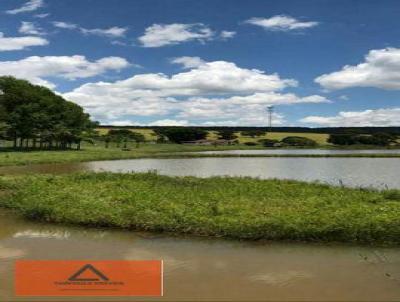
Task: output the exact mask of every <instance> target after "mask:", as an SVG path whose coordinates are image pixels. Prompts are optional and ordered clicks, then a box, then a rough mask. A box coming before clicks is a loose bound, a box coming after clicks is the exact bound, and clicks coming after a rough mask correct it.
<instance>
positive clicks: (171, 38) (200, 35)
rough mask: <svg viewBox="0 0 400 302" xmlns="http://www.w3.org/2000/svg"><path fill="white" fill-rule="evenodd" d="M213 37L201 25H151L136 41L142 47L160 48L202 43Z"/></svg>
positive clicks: (212, 34)
mask: <svg viewBox="0 0 400 302" xmlns="http://www.w3.org/2000/svg"><path fill="white" fill-rule="evenodd" d="M213 36H214V32H213V31H212V30H211V29H210V28H208V27H207V26H205V25H204V24H201V23H199V24H181V23H174V24H153V25H152V26H150V27H148V28H146V30H145V33H144V35H143V36H141V37H139V39H138V40H139V41H140V43H141V44H142V45H143V46H144V47H161V46H166V45H173V44H179V43H182V42H186V41H193V40H197V41H200V42H204V41H206V40H209V39H211V38H212V37H213Z"/></svg>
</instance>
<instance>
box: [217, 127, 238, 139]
mask: <svg viewBox="0 0 400 302" xmlns="http://www.w3.org/2000/svg"><path fill="white" fill-rule="evenodd" d="M218 138H219V139H226V140H233V139H236V138H237V135H235V131H233V130H230V129H223V130H219V131H218Z"/></svg>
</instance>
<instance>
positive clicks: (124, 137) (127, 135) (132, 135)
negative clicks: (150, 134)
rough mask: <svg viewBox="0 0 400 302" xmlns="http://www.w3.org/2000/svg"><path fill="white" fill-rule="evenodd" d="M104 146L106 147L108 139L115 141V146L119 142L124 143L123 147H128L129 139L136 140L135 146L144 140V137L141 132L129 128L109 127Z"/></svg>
mask: <svg viewBox="0 0 400 302" xmlns="http://www.w3.org/2000/svg"><path fill="white" fill-rule="evenodd" d="M105 141H106V148H108V143H109V142H110V141H114V142H116V143H117V147H119V146H120V144H121V143H123V144H124V148H127V147H128V142H129V141H134V142H136V147H137V148H138V147H139V144H140V143H143V142H145V141H146V140H145V137H144V135H143V134H141V133H138V132H133V131H131V130H129V129H111V130H109V131H108V133H107V135H106V138H105Z"/></svg>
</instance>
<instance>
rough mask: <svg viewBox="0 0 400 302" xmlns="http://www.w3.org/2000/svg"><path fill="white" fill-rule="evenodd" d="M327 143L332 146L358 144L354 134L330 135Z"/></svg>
mask: <svg viewBox="0 0 400 302" xmlns="http://www.w3.org/2000/svg"><path fill="white" fill-rule="evenodd" d="M328 143H331V144H334V145H342V146H343V145H354V144H357V143H358V140H357V135H354V134H331V135H329V138H328Z"/></svg>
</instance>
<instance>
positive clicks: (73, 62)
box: [0, 56, 129, 88]
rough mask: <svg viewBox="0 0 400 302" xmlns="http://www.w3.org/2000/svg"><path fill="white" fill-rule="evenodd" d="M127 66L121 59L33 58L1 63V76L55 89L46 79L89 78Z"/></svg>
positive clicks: (81, 57) (80, 57) (78, 57)
mask: <svg viewBox="0 0 400 302" xmlns="http://www.w3.org/2000/svg"><path fill="white" fill-rule="evenodd" d="M127 66H129V63H128V62H127V61H126V60H125V59H123V58H120V57H105V58H102V59H99V60H97V61H94V62H91V61H88V60H87V59H86V58H85V57H84V56H44V57H39V56H31V57H27V58H25V59H22V60H18V61H0V75H12V76H15V77H17V78H23V79H27V80H29V81H31V82H33V83H35V84H40V85H45V86H47V87H50V88H54V87H55V85H54V84H53V83H51V82H49V81H48V80H46V78H51V77H60V78H64V79H68V80H74V79H78V78H89V77H93V76H96V75H100V74H102V73H105V72H107V71H109V70H117V71H118V70H121V69H123V68H125V67H127Z"/></svg>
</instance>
